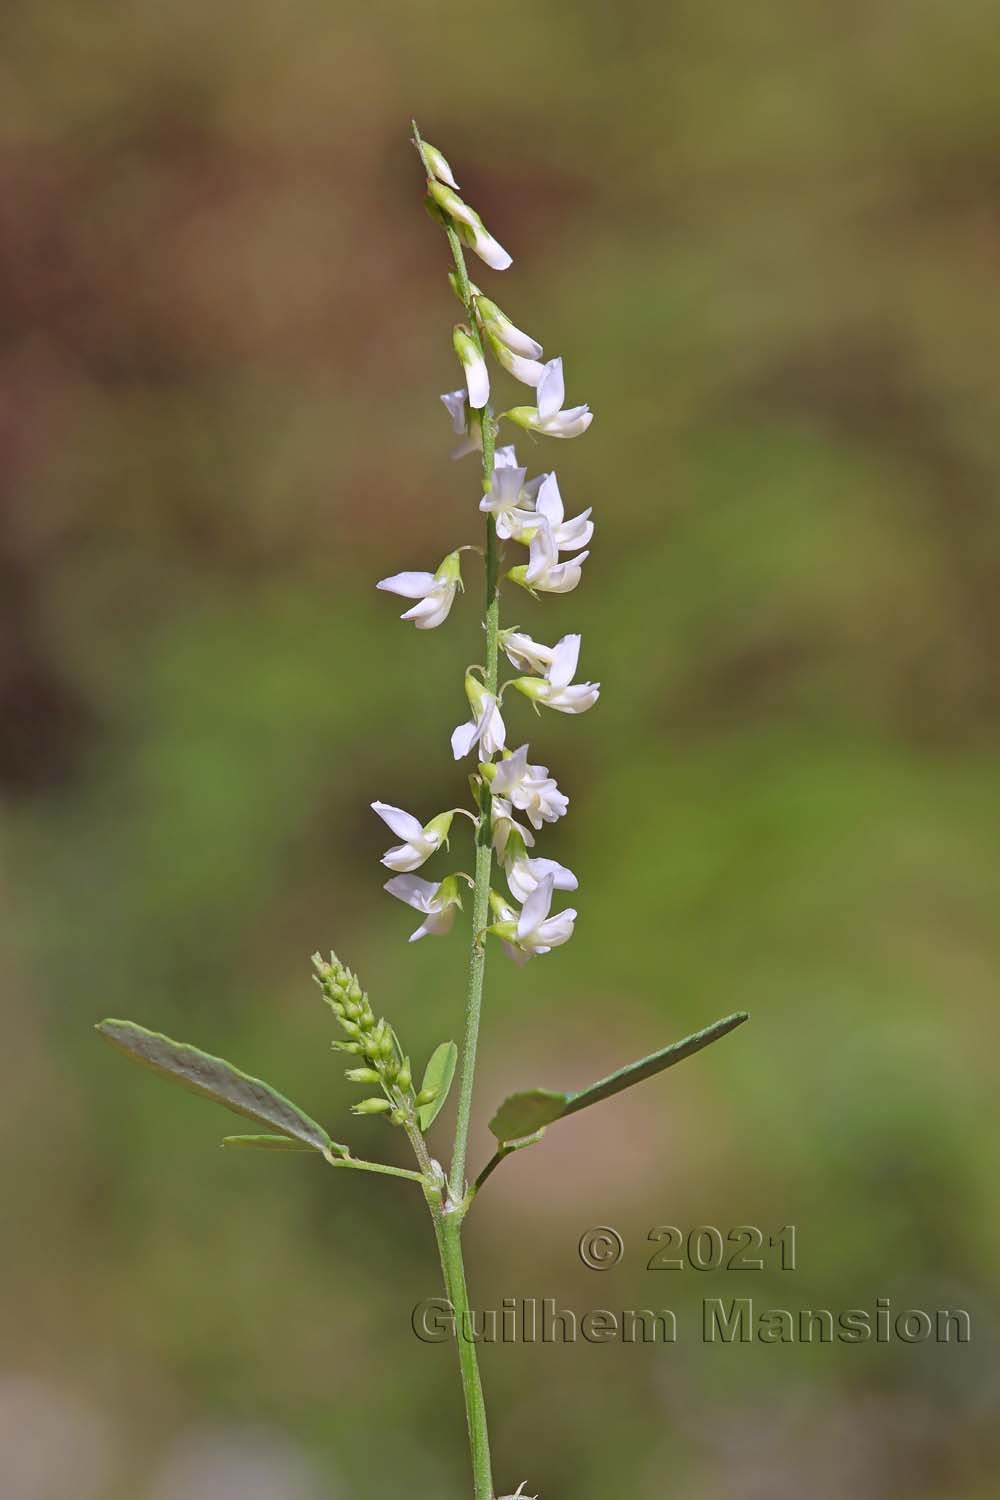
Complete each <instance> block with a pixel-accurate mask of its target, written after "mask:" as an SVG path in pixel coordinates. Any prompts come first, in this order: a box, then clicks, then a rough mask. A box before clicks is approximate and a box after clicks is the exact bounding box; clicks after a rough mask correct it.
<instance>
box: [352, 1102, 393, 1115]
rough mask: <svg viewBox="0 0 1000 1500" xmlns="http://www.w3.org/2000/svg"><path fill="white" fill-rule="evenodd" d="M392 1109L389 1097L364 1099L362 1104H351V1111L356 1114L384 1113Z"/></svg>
mask: <svg viewBox="0 0 1000 1500" xmlns="http://www.w3.org/2000/svg"><path fill="white" fill-rule="evenodd" d="M391 1109H392V1105H391V1104H390V1103H389V1101H388V1099H362V1101H361V1103H360V1104H353V1105H352V1106H351V1113H352V1114H355V1115H384V1114H387V1113H388V1112H389V1110H391Z"/></svg>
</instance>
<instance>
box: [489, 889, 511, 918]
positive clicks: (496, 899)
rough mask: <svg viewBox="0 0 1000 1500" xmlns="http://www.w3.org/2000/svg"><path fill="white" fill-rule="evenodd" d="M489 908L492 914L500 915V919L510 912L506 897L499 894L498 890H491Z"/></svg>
mask: <svg viewBox="0 0 1000 1500" xmlns="http://www.w3.org/2000/svg"><path fill="white" fill-rule="evenodd" d="M490 910H491V911H492V912H493V915H494V916H496V917H500V918H501V920H503V919H504V918H506V917H507V915H508V913H509V912H510V902H509V901H508V900H507V899H506V897H504V896H501V894H500V892H499V891H494V890H491V891H490Z"/></svg>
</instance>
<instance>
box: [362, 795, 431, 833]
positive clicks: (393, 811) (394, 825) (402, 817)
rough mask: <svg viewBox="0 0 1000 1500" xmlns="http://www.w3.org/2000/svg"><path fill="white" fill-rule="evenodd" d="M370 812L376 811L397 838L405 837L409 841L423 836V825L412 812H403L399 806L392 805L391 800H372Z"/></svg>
mask: <svg viewBox="0 0 1000 1500" xmlns="http://www.w3.org/2000/svg"><path fill="white" fill-rule="evenodd" d="M371 806H372V812H376V813H378V815H379V817H380V818H381V819H382V822H383V823H385V824H387V825H388V827H390V828H391V829H392V831H393V833H394V834H396V836H397V837H398V838H401V839H406V841H407V842H408V843H411V842H412V841H413V840H414V839H422V838H423V836H424V825H423V824H422V823H420V822H418V820H417V819H416V818H415V817H414V816H413V814H412V813H408V812H404V811H403V809H402V808H401V807H393V805H392V803H391V802H373V803H372V805H371Z"/></svg>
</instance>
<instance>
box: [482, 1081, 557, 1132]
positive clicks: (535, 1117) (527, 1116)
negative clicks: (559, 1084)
mask: <svg viewBox="0 0 1000 1500" xmlns="http://www.w3.org/2000/svg"><path fill="white" fill-rule="evenodd" d="M571 1097H572V1095H570V1094H559V1093H557V1092H556V1091H555V1090H554V1089H526V1090H525V1091H524V1093H521V1094H511V1095H510V1097H509V1098H508V1099H505V1100H504V1101H503V1103H502V1104H501V1106H500V1108H499V1109H498V1110H497V1112H496V1114H495V1115H494V1116H493V1118H492V1120H491V1121H490V1129H491V1130H492V1132H493V1134H494V1135H495V1136H496V1138H497V1140H498V1141H501V1142H507V1141H519V1140H521V1138H522V1137H523V1136H526V1135H534V1134H535V1133H536V1131H539V1130H544V1128H545V1126H546V1125H551V1124H552V1121H553V1120H558V1119H559V1118H560V1117H561V1116H562V1115H564V1114H565V1113H566V1107H567V1105H568V1104H569V1101H570V1099H571Z"/></svg>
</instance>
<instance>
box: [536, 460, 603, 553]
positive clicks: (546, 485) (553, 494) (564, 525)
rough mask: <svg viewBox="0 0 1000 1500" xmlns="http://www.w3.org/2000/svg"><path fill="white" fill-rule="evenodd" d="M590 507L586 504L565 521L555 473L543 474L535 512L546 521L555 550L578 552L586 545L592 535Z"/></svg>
mask: <svg viewBox="0 0 1000 1500" xmlns="http://www.w3.org/2000/svg"><path fill="white" fill-rule="evenodd" d="M592 509H593V507H592V506H589V505H588V507H587V509H586V510H582V511H581V512H580V514H579V515H578V516H574V517H573V519H572V520H571V521H567V520H566V519H565V516H566V511H565V508H564V506H563V499H562V495H561V494H560V493H559V483H558V480H557V479H556V476H555V474H554V473H552V474H545V475H544V476H543V477H542V482H541V484H540V486H539V489H538V494H537V495H536V497H535V513H536V515H538V516H540V517H541V518H542V520H543V521H546V522H547V523H548V527H549V531H550V532H551V533H552V540H553V542H554V544H555V549H556V551H557V552H578V551H579V549H580V548H581V547H586V545H587V543H588V542H589V541H590V539H591V537H592V536H593V535H594V523H593V521H591V520H590V514H591V511H592ZM529 540H530V538H529Z"/></svg>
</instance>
